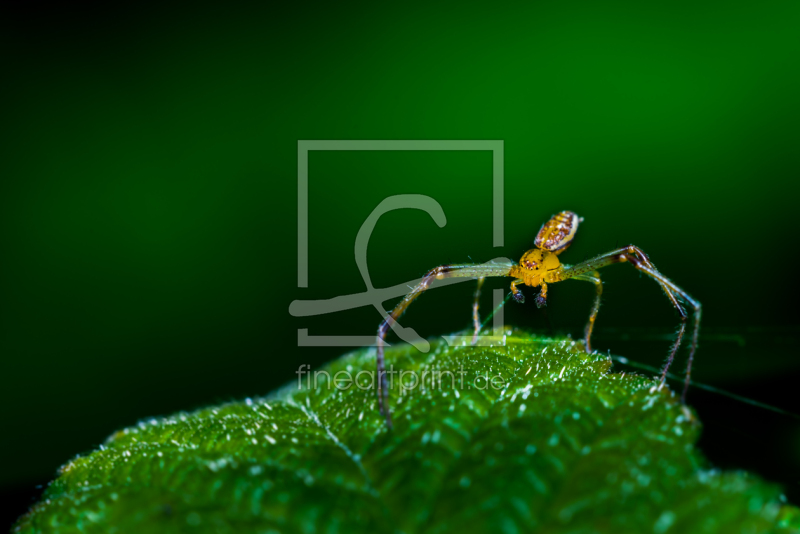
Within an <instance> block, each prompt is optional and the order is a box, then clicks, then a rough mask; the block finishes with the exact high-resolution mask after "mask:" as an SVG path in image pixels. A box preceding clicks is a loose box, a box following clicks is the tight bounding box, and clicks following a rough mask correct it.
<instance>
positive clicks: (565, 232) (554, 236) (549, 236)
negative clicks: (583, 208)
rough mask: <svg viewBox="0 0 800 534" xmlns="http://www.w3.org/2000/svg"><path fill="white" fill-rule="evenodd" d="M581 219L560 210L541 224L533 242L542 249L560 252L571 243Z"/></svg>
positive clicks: (554, 252)
mask: <svg viewBox="0 0 800 534" xmlns="http://www.w3.org/2000/svg"><path fill="white" fill-rule="evenodd" d="M581 221H583V219H582V218H580V217H578V215H577V214H575V213H573V212H571V211H562V212H561V213H559V214H558V215H555V216H553V218H552V219H550V220H549V221H547V222H546V223H544V224H543V225H542V227H541V228H540V229H539V233H538V234H536V239H535V240H534V241H533V244H534V245H535V246H536V248H540V249H542V250H544V251H547V252H552V253H553V254H561V253H562V252H564V251H565V250H567V247H568V246H570V244H572V240H573V239H574V238H575V233H576V232H577V231H578V223H579V222H581Z"/></svg>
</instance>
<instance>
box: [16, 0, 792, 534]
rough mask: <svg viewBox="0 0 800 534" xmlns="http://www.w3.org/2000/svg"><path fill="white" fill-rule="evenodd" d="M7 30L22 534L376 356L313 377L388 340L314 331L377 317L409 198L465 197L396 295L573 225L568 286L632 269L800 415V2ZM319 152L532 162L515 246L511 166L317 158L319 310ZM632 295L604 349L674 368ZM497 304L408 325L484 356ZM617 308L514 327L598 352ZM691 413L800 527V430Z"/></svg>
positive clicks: (575, 288)
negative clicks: (66, 476) (486, 148)
mask: <svg viewBox="0 0 800 534" xmlns="http://www.w3.org/2000/svg"><path fill="white" fill-rule="evenodd" d="M4 10H5V11H6V14H5V15H4V16H2V17H0V25H1V26H2V28H1V30H2V31H0V33H1V34H2V36H3V37H2V39H3V42H4V46H3V47H2V48H3V51H2V52H1V53H2V57H3V62H2V64H3V74H4V80H5V81H4V83H3V89H2V91H3V93H4V98H3V113H2V117H3V119H2V124H3V128H2V133H1V134H0V136H1V137H0V141H1V142H2V158H1V159H0V174H2V176H3V179H2V180H1V181H0V220H1V221H2V225H1V226H0V231H1V232H2V234H1V235H0V245H1V246H2V257H3V259H2V262H0V263H1V264H2V267H0V269H2V271H1V272H2V276H0V302H1V303H2V304H1V305H0V313H2V320H1V322H0V354H1V355H0V401H1V402H0V406H2V416H0V417H2V420H1V424H2V429H3V432H2V437H3V439H2V440H0V454H1V455H2V457H3V458H5V459H6V462H5V464H4V468H3V470H2V471H0V499H1V500H2V502H3V503H4V504H6V505H7V506H4V508H5V511H4V512H3V513H4V517H3V520H4V521H5V522H6V524H10V523H11V522H12V521H13V520H14V519H16V517H17V516H18V515H19V514H21V513H23V512H24V511H25V510H26V509H27V507H28V506H29V505H30V504H31V503H32V502H33V500H34V499H35V498H36V497H37V496H38V494H39V491H41V490H40V488H39V486H41V485H43V484H46V483H47V481H49V480H50V479H52V478H53V476H54V475H55V473H56V469H57V468H58V466H59V465H61V464H62V463H64V462H65V461H66V460H68V459H69V458H70V457H72V456H74V455H76V454H81V453H86V452H88V451H90V450H91V449H93V448H95V447H97V446H98V445H99V444H100V443H102V441H103V440H104V439H105V437H106V436H108V435H109V434H111V433H112V432H113V431H115V430H116V429H118V428H120V427H123V426H126V425H131V424H134V423H135V422H136V421H137V420H139V419H141V418H145V417H148V416H153V415H161V414H169V413H171V412H174V411H178V410H190V409H193V408H196V407H199V406H202V405H207V404H211V403H218V402H222V401H227V400H233V399H241V398H243V397H246V396H255V395H260V394H265V393H267V392H269V391H270V390H271V389H273V388H275V387H276V386H279V385H281V384H283V383H286V382H288V381H291V380H293V379H294V378H295V376H296V375H295V374H294V373H295V371H296V370H297V368H298V366H299V365H301V364H304V363H305V364H310V365H311V366H312V367H317V366H319V365H322V364H324V363H325V362H327V361H330V360H332V359H334V358H336V357H337V356H338V355H340V354H342V353H343V352H345V351H347V350H349V349H346V348H335V347H333V348H312V347H306V348H298V347H297V329H298V328H308V329H309V334H311V335H325V334H350V335H372V334H373V333H374V332H375V330H376V328H377V325H378V323H379V321H380V317H379V316H378V313H377V312H376V311H375V310H374V309H372V308H361V309H356V310H350V311H347V312H341V313H337V314H334V315H327V316H320V317H309V318H295V317H292V316H291V315H290V314H289V312H288V307H289V304H290V303H291V302H292V301H293V300H296V299H323V298H330V297H334V296H337V295H343V294H350V293H357V292H361V291H363V290H364V284H363V282H362V280H361V277H360V275H359V274H358V271H357V269H356V265H355V261H354V255H353V247H354V240H355V236H356V233H357V232H358V229H359V228H360V226H361V224H362V223H363V221H364V219H365V218H366V217H367V215H369V213H370V212H371V211H372V210H373V209H374V208H375V207H376V206H377V204H378V203H379V202H380V201H381V200H383V199H384V198H386V197H387V196H389V195H395V194H406V193H417V194H425V195H429V196H431V197H433V198H435V199H436V200H437V201H438V202H439V203H440V204H441V206H442V208H443V209H444V211H445V214H446V216H447V225H446V226H445V227H444V228H438V227H437V226H436V225H435V224H434V222H433V221H432V220H431V219H430V218H429V217H428V215H426V214H425V213H423V212H421V211H416V210H402V211H395V212H392V213H390V214H388V215H386V216H384V217H383V218H382V219H381V221H380V222H379V224H378V226H377V228H376V230H375V232H374V234H373V236H372V239H371V241H370V248H369V266H370V274H371V277H372V280H373V283H374V284H375V285H376V287H385V286H391V285H395V284H398V283H402V282H405V281H409V280H413V279H415V278H418V277H419V276H421V275H422V274H423V273H424V272H425V271H426V270H428V269H429V268H431V267H434V266H436V265H438V264H442V263H449V262H467V261H470V260H473V261H476V262H483V261H487V260H489V259H491V258H495V257H498V256H508V257H511V258H514V259H517V258H518V257H519V256H520V255H521V253H522V252H523V251H525V250H526V249H528V248H530V246H531V241H532V239H533V237H534V236H535V234H536V232H537V230H538V229H539V227H540V225H541V224H542V223H543V222H544V221H545V220H547V219H548V218H549V217H550V216H551V215H552V214H554V213H556V212H558V211H560V210H565V209H569V210H573V211H576V212H577V213H578V214H580V215H581V216H583V217H584V218H585V222H584V223H583V224H582V225H581V227H580V231H579V233H578V236H577V238H576V240H575V242H574V244H573V245H572V247H571V248H570V249H569V251H567V252H566V253H565V254H564V255H563V256H562V260H563V261H564V262H567V263H576V262H578V261H580V260H583V259H586V258H588V257H591V256H593V255H595V254H598V253H601V252H605V251H608V250H610V249H612V248H614V247H615V246H621V245H626V244H629V243H633V244H636V245H638V246H640V247H641V248H643V249H644V250H645V251H646V252H647V253H648V254H649V255H650V257H651V259H652V260H653V261H654V262H655V264H656V265H657V266H658V268H659V269H660V270H661V271H663V272H664V273H665V274H666V275H667V276H669V277H671V278H672V279H673V280H674V281H676V282H677V283H678V284H680V285H681V286H682V287H684V288H685V289H686V290H687V291H688V292H689V293H690V294H692V295H693V296H694V297H696V298H697V299H699V300H700V301H701V302H702V303H703V306H704V317H703V319H704V323H703V329H702V331H701V347H700V349H699V351H698V354H697V359H696V366H695V371H694V375H693V378H694V379H695V380H697V381H699V382H703V383H706V384H709V385H713V386H714V387H717V388H721V389H724V390H727V391H731V392H735V393H737V394H739V395H742V396H745V397H747V398H749V399H753V400H756V401H760V402H765V403H768V404H771V405H774V406H776V407H779V408H782V409H784V410H788V411H790V412H795V413H797V412H800V401H798V396H797V393H796V392H797V380H798V378H800V358H799V357H798V350H797V347H798V342H800V327H798V325H799V324H800V322H799V321H798V318H799V317H800V312H798V279H799V277H798V275H797V274H796V273H795V272H794V271H793V267H794V266H795V265H797V263H798V259H800V258H799V257H798V256H799V255H800V253H799V252H798V247H797V244H798V239H797V235H796V232H797V229H798V224H797V222H796V219H795V217H797V212H798V209H797V206H798V202H797V200H798V197H797V194H798V186H797V180H798V176H799V172H800V152H799V151H798V146H800V131H799V130H798V120H799V119H800V99H798V94H800V70H799V69H798V67H799V66H800V65H798V57H800V56H798V54H799V53H800V40H798V38H797V28H798V23H800V4H798V3H797V2H791V1H769V0H767V1H764V2H758V3H752V2H744V1H734V2H722V1H709V2H703V3H697V2H675V1H672V2H660V3H647V4H646V5H645V4H642V3H640V2H633V1H619V2H602V3H598V2H589V1H586V2H572V3H569V4H566V3H555V2H537V3H534V2H529V3H525V4H519V5H515V6H506V7H504V8H499V7H492V8H487V7H485V6H480V7H476V6H473V5H468V4H464V3H450V4H434V5H428V6H425V7H413V6H409V5H405V4H397V5H390V4H375V3H369V4H366V3H365V4H363V5H353V6H352V7H351V8H347V9H345V8H344V7H342V6H340V5H328V6H312V5H306V4H304V5H303V6H302V7H298V8H297V9H296V10H294V11H292V10H290V9H289V8H287V7H285V6H284V7H281V9H280V10H276V8H275V7H260V8H244V9H231V8H227V9H224V10H222V9H219V8H211V7H209V8H206V7H201V6H194V7H192V8H190V9H170V8H159V9H155V10H151V11H144V10H141V9H134V8H133V7H132V5H128V4H125V5H118V6H114V7H105V8H100V9H99V10H98V9H97V8H96V7H95V8H92V9H88V8H86V9H82V8H80V7H76V6H75V5H69V6H66V5H65V6H62V7H47V6H45V5H44V4H41V3H24V4H23V3H21V2H20V3H17V5H16V6H15V7H11V8H4ZM299 139H498V140H503V141H504V143H505V192H504V193H505V194H504V199H505V245H504V246H503V247H500V248H494V247H492V186H491V184H492V181H491V176H492V162H491V154H490V153H489V152H312V153H311V155H310V160H309V236H310V237H309V250H310V253H309V256H310V263H309V286H308V288H304V289H299V288H298V287H297V141H298V140H299ZM603 275H604V279H605V281H606V285H605V295H604V297H605V299H604V305H603V308H602V310H601V314H600V317H599V320H598V323H597V331H596V332H597V335H596V338H595V345H596V348H597V349H599V350H602V351H603V352H606V351H610V352H611V353H612V354H618V355H623V356H625V357H627V358H629V359H630V360H632V361H635V362H639V363H643V364H648V365H654V366H659V365H660V364H661V363H662V361H663V359H664V357H665V355H666V353H667V349H668V347H669V339H670V336H671V334H672V333H673V332H674V331H675V328H676V326H677V324H678V320H677V316H676V314H675V312H674V311H673V310H672V309H671V308H670V305H669V303H668V301H667V300H666V299H665V298H664V296H663V295H662V294H660V290H659V288H658V286H657V285H656V284H655V283H653V282H652V281H650V280H648V279H646V278H642V277H640V276H639V275H638V274H637V273H636V271H635V270H634V269H632V268H631V267H630V266H625V265H618V266H613V267H609V268H608V269H605V270H604V272H603ZM508 282H509V280H505V279H502V280H501V279H498V280H492V281H490V282H489V283H487V290H488V289H491V288H495V287H498V288H499V287H503V288H507V287H508ZM472 291H473V285H472V284H471V283H465V284H457V285H454V286H449V287H446V288H442V289H439V290H436V291H435V292H431V293H430V294H428V295H425V296H424V297H423V298H422V299H420V300H419V301H418V303H417V304H416V305H415V306H414V307H412V308H411V311H410V312H409V313H408V314H407V315H406V316H405V318H404V324H405V325H407V326H413V327H414V328H415V329H417V331H418V332H419V333H420V334H422V335H425V336H435V335H441V334H445V333H450V332H453V331H456V330H459V329H462V328H464V327H466V326H468V324H469V320H470V302H471V298H472ZM528 294H529V296H530V295H532V293H531V292H530V291H529V292H528ZM592 295H593V289H592V287H591V285H590V284H585V283H578V282H570V283H565V284H558V285H555V286H552V287H551V289H550V295H549V306H548V308H547V317H545V315H544V314H543V312H542V311H541V310H537V309H536V307H535V305H533V299H532V298H529V299H528V303H527V304H525V305H523V306H520V305H516V304H513V303H512V304H510V305H509V306H508V309H507V312H506V321H507V323H509V324H513V325H518V326H524V327H528V328H531V329H534V330H537V331H542V332H547V331H548V328H549V326H548V320H549V323H550V325H551V326H552V328H553V329H555V330H556V331H558V332H565V333H571V334H572V335H573V336H575V337H578V336H580V334H581V332H582V328H583V324H584V321H585V319H586V316H587V314H588V311H589V307H590V305H591V301H592ZM489 299H490V297H489V296H488V294H487V299H486V300H485V301H484V306H485V309H486V308H488V307H489V302H490V300H489ZM393 304H394V302H387V303H386V305H387V307H388V306H391V305H393ZM685 356H686V352H682V353H681V356H680V359H679V361H678V363H677V364H676V367H674V368H673V369H674V370H675V371H676V372H677V373H678V374H680V372H681V368H682V366H683V364H684V360H685ZM628 370H630V369H628ZM674 387H676V388H678V389H679V388H680V386H679V385H675V386H674ZM689 401H690V404H691V405H692V406H693V407H694V408H695V409H696V410H697V411H698V413H699V415H700V418H701V420H702V421H703V423H704V433H703V437H702V439H701V442H700V446H701V448H702V449H703V450H704V452H705V454H706V455H707V457H708V458H709V460H710V462H711V464H712V465H715V466H718V467H721V468H726V469H727V468H743V469H748V470H751V471H754V472H756V473H757V474H758V475H760V476H761V477H763V478H765V479H767V480H771V481H774V482H776V483H778V484H781V485H782V486H783V487H784V488H785V490H786V495H787V497H788V499H789V500H790V501H793V502H794V503H795V504H800V455H798V453H797V451H798V450H800V422H799V421H798V420H796V419H793V418H792V417H790V416H786V415H779V414H776V413H773V412H770V411H767V410H765V409H763V408H757V407H754V406H750V405H747V404H743V403H740V402H736V401H734V400H731V399H729V398H727V397H725V396H722V395H720V394H715V393H709V392H704V391H701V390H692V391H690V395H689ZM37 488H39V489H37Z"/></svg>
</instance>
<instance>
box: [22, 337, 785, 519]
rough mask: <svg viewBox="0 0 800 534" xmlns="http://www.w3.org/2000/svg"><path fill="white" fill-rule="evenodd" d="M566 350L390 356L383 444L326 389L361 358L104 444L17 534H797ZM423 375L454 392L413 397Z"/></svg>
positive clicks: (605, 370)
mask: <svg viewBox="0 0 800 534" xmlns="http://www.w3.org/2000/svg"><path fill="white" fill-rule="evenodd" d="M580 347H581V345H580V344H576V343H574V342H572V341H570V340H567V339H559V340H548V339H544V338H538V337H535V336H532V335H529V334H525V333H520V332H515V333H514V335H509V336H508V337H507V338H506V346H496V347H470V346H465V347H457V348H451V347H449V346H448V345H447V344H445V343H443V342H438V343H433V346H432V350H431V352H429V353H427V354H423V353H419V352H417V351H416V350H414V349H413V348H411V347H409V346H404V347H400V348H392V349H390V350H388V351H387V363H388V364H389V365H393V366H394V368H395V369H396V370H403V371H406V372H408V371H414V372H415V373H417V377H418V378H420V377H422V374H423V372H426V375H427V381H426V382H425V387H424V388H423V387H421V386H418V387H416V388H414V389H410V388H409V389H406V390H404V391H401V388H400V385H399V384H398V381H397V379H398V377H397V376H395V377H394V384H393V386H394V387H393V389H392V391H391V394H392V398H391V403H392V406H393V413H394V422H395V428H394V430H392V431H389V430H387V428H386V427H385V425H384V422H383V419H382V418H381V417H380V416H379V414H378V412H377V403H376V400H375V391H374V390H373V389H366V387H365V383H366V381H367V379H368V378H369V377H368V376H367V374H366V373H362V375H360V377H359V378H360V379H361V380H362V382H360V384H361V386H362V387H364V389H362V388H361V387H358V386H353V385H351V386H350V387H349V389H346V390H344V389H343V388H342V389H339V388H337V387H335V385H334V384H333V377H334V376H335V375H336V373H338V372H343V373H342V374H340V375H339V382H338V384H339V386H342V387H343V386H345V385H346V384H345V380H344V379H345V378H346V375H345V374H344V373H345V372H346V373H347V374H349V376H352V377H356V373H359V372H360V371H369V372H372V371H373V369H374V366H375V361H374V349H370V350H362V351H357V352H354V353H351V354H348V355H346V356H344V357H342V358H341V359H339V360H337V361H335V362H333V363H331V364H330V365H328V366H327V367H326V368H324V369H323V370H324V371H327V372H328V373H329V376H330V377H331V379H330V380H329V379H327V378H326V377H325V375H321V376H317V377H316V381H317V383H316V387H311V388H308V387H306V379H303V380H302V383H303V388H302V389H298V383H297V382H294V383H290V384H288V385H287V386H286V387H284V388H283V389H281V390H279V391H277V392H275V393H273V394H272V395H269V396H268V397H265V398H261V399H248V400H246V401H245V402H237V403H230V404H224V405H221V406H215V407H210V408H205V409H202V410H199V411H197V412H194V413H179V414H176V415H173V416H171V417H167V418H162V419H153V420H149V421H142V422H140V423H139V424H138V425H137V426H134V427H131V428H127V429H124V430H121V431H119V432H117V433H116V434H114V435H113V436H111V437H110V438H109V439H108V441H107V443H106V444H105V446H103V447H101V449H100V450H97V451H94V452H92V453H91V454H88V455H86V456H83V457H79V458H76V459H74V460H72V461H70V462H69V463H67V464H66V465H65V466H64V467H63V468H62V469H61V472H60V475H59V477H58V478H57V479H56V480H55V481H53V482H52V483H51V484H50V486H49V487H48V489H47V490H46V492H45V494H44V496H43V497H42V500H41V502H39V503H38V504H37V505H35V506H34V507H33V508H32V510H31V511H30V512H29V513H28V514H27V515H26V516H24V517H22V518H21V519H20V521H19V522H18V524H17V525H16V527H15V529H16V531H17V532H25V533H32V532H61V533H71V532H103V533H134V532H135V533H158V532H176V531H182V532H184V531H185V532H198V533H205V532H215V533H226V532H260V533H268V532H302V533H313V532H322V533H334V532H344V533H358V532H408V533H410V532H426V533H447V532H462V533H464V532H503V533H516V532H532V531H536V532H575V533H588V532H637V533H638V532H654V533H664V532H675V533H684V532H724V533H730V532H748V533H757V532H797V531H798V530H797V528H798V526H800V513H798V509H797V508H794V507H791V506H788V505H785V504H782V503H781V500H782V497H781V495H780V489H779V488H777V487H775V486H773V485H770V484H767V483H764V482H762V481H760V480H758V479H757V478H756V477H754V476H751V475H748V474H747V473H744V472H719V471H717V470H714V469H713V468H711V467H710V466H708V465H707V463H706V461H705V460H704V459H703V457H702V455H701V454H700V453H699V452H698V450H697V449H696V448H695V447H694V443H695V442H696V440H697V437H698V434H699V432H700V425H699V423H698V421H697V420H696V418H695V417H694V415H693V413H692V412H691V411H690V410H689V409H688V408H686V407H685V406H682V405H681V404H680V403H679V402H678V401H677V399H676V397H675V395H674V394H673V393H672V392H671V391H669V390H668V389H667V388H666V387H665V388H662V389H658V388H657V387H656V385H657V384H656V382H655V381H654V380H653V379H652V378H649V377H644V376H637V375H631V374H616V373H610V372H609V369H610V367H611V362H610V361H609V360H607V359H605V358H604V357H602V356H599V355H597V354H594V355H587V354H586V353H584V352H582V351H581V350H580ZM434 369H438V370H439V371H445V370H449V371H451V372H453V373H455V374H454V375H453V378H451V377H450V376H449V375H446V374H445V375H444V376H443V377H442V378H443V380H442V381H441V383H434V384H431V380H430V378H431V371H432V370H434ZM459 373H460V374H459ZM482 377H487V378H489V379H493V380H494V382H493V383H487V382H486V380H485V379H484V378H482ZM314 379H315V377H314V376H313V374H312V376H310V377H309V381H310V382H311V385H312V386H313V385H314V384H313V381H314ZM404 379H405V384H407V385H411V382H412V376H411V375H406V376H405V377H404Z"/></svg>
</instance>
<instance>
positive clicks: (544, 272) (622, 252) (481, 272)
mask: <svg viewBox="0 0 800 534" xmlns="http://www.w3.org/2000/svg"><path fill="white" fill-rule="evenodd" d="M582 221H583V219H581V218H580V217H578V216H577V215H576V214H575V213H573V212H571V211H562V212H561V213H559V214H558V215H556V216H555V217H553V218H552V219H550V220H549V221H547V223H545V224H544V225H542V228H541V229H540V230H539V233H538V234H537V235H536V239H535V240H534V242H533V244H534V246H535V247H536V248H532V249H531V250H529V251H527V252H526V253H525V254H523V255H522V258H520V260H519V263H507V264H491V263H489V264H482V265H475V264H461V265H441V266H439V267H436V268H435V269H432V270H430V271H428V273H427V274H426V275H425V276H424V277H423V278H422V282H420V283H419V285H417V286H416V287H415V288H414V289H412V290H411V292H410V293H408V294H407V295H406V296H405V297H404V298H403V300H402V301H401V302H400V303H399V304H398V305H397V306H396V307H395V308H394V310H392V313H390V314H388V315H387V316H386V318H385V319H384V320H383V322H382V323H381V325H380V326H379V327H378V339H377V346H378V350H377V364H378V403H379V405H380V410H381V414H383V416H384V417H385V418H386V424H387V425H388V426H389V427H390V428H391V426H392V418H391V414H390V411H389V405H388V400H389V390H388V387H387V380H386V365H385V362H384V357H383V352H384V344H385V343H384V340H385V338H386V333H387V332H388V330H389V327H391V326H392V325H394V324H395V323H396V322H397V319H398V318H399V317H400V316H401V315H402V314H403V312H404V311H405V310H406V308H408V306H409V305H410V304H411V303H412V302H413V301H414V299H416V298H417V297H418V296H419V295H420V294H421V293H422V292H423V291H425V290H426V289H428V287H429V286H430V284H431V283H432V282H433V280H440V279H442V278H452V277H460V278H476V279H477V280H478V284H479V288H480V285H481V284H482V283H483V280H484V278H486V277H489V276H510V277H512V278H514V281H513V282H511V293H512V295H513V297H514V299H515V300H516V301H517V302H520V303H521V302H524V301H525V297H524V296H523V294H522V291H521V290H520V288H519V287H518V286H519V285H520V284H524V285H526V286H530V287H538V286H541V288H542V289H541V291H540V292H539V295H538V296H537V297H536V305H537V306H538V307H542V306H544V305H546V303H547V284H554V283H556V282H561V281H563V280H569V279H570V278H574V279H575V280H585V281H587V282H592V283H593V284H594V285H595V289H596V292H597V295H596V297H595V300H594V305H593V306H592V311H591V314H590V315H589V322H588V323H587V324H586V333H585V338H584V343H585V346H586V352H591V350H592V349H591V343H590V338H591V336H592V329H593V328H594V323H595V320H596V319H597V312H598V310H599V309H600V296H601V295H602V293H603V285H602V282H601V280H600V274H599V273H598V272H597V269H600V268H601V267H605V266H606V265H611V264H612V263H620V262H629V263H630V264H631V265H633V266H634V267H636V268H637V269H638V270H639V271H641V272H643V273H645V274H646V275H648V276H650V277H651V278H653V279H654V280H656V281H657V282H658V283H659V285H661V288H662V289H663V290H664V292H665V293H666V294H667V297H668V298H669V300H670V302H672V305H673V306H675V309H677V310H678V313H679V314H680V317H681V324H680V328H679V330H678V334H677V336H676V339H675V342H674V343H673V344H672V347H671V348H670V352H669V356H668V357H667V361H666V363H665V364H664V369H663V370H662V372H661V384H663V383H664V380H665V379H666V376H667V371H668V370H669V367H670V365H671V364H672V361H673V359H674V358H675V353H676V352H677V351H678V348H679V347H680V345H681V341H682V340H683V334H684V332H685V331H686V320H687V318H688V315H687V314H686V310H684V308H683V306H682V305H681V302H684V303H686V304H688V305H689V306H691V307H692V309H693V310H694V315H693V317H694V328H693V333H692V345H691V349H690V351H689V359H688V362H687V364H686V380H685V383H684V387H683V393H682V395H681V402H685V400H686V390H687V388H688V387H689V381H690V376H691V371H692V360H693V359H694V353H695V350H696V349H697V336H698V332H699V330H700V315H701V309H700V303H699V302H698V301H696V300H695V299H693V298H692V297H690V296H689V294H688V293H686V292H685V291H684V290H683V289H681V288H680V287H678V286H677V285H675V283H673V282H672V281H671V280H669V279H668V278H667V277H665V276H664V275H663V274H661V273H660V272H658V271H657V270H656V268H655V265H653V264H652V262H651V261H650V259H649V258H648V257H647V254H645V253H644V252H643V251H642V250H641V249H640V248H638V247H635V246H633V245H629V246H627V247H622V248H619V249H617V250H614V251H611V252H607V253H606V254H601V255H600V256H597V257H596V258H592V259H590V260H587V261H584V262H582V263H579V264H577V265H572V266H570V265H566V264H562V263H561V261H560V260H559V259H558V255H559V254H561V253H562V252H564V251H565V250H566V249H567V247H569V245H570V244H571V243H572V240H573V239H574V238H575V233H576V232H577V230H578V223H580V222H582ZM478 294H479V292H476V294H475V297H476V300H475V303H474V305H473V323H474V327H475V336H477V334H478V331H479V330H480V322H479V320H478V303H477V296H478ZM473 339H474V338H473Z"/></svg>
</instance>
